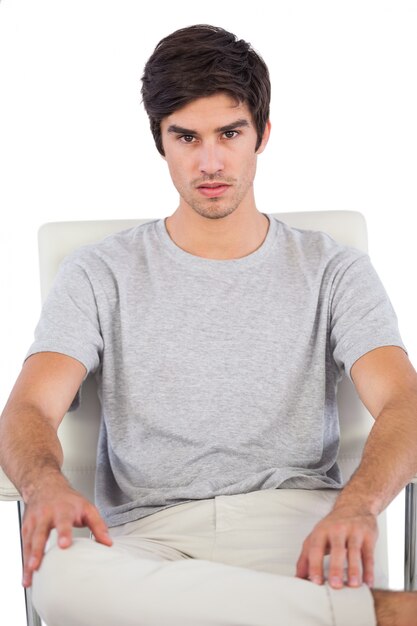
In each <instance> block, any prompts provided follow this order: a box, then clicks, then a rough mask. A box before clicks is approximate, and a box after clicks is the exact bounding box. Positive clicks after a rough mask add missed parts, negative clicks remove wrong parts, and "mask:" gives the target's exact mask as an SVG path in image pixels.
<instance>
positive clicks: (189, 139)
mask: <svg viewBox="0 0 417 626" xmlns="http://www.w3.org/2000/svg"><path fill="white" fill-rule="evenodd" d="M179 139H180V141H182V142H183V143H192V142H193V139H194V135H181V137H179Z"/></svg>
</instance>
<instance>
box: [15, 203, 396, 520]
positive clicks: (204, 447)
mask: <svg viewBox="0 0 417 626" xmlns="http://www.w3.org/2000/svg"><path fill="white" fill-rule="evenodd" d="M266 215H267V217H268V219H269V221H270V226H269V230H268V233H267V236H266V238H265V240H264V241H263V243H262V245H261V246H260V247H259V248H258V249H257V250H256V251H255V252H253V253H252V254H249V255H247V256H245V257H242V258H239V259H227V260H214V259H206V258H203V257H198V256H194V255H192V254H190V253H188V252H186V251H185V250H182V249H181V248H180V247H179V246H177V245H176V244H175V243H174V242H173V241H172V239H171V238H170V236H169V234H168V231H167V229H166V226H165V221H164V219H157V220H154V221H151V222H148V223H146V224H141V225H139V226H137V227H135V228H132V229H129V230H126V231H123V232H121V233H117V234H115V235H110V236H109V237H106V238H105V239H104V240H102V241H101V242H99V243H97V244H93V245H87V246H83V247H81V248H79V249H78V250H76V251H75V252H73V253H72V254H70V255H69V256H68V257H67V258H66V259H65V260H64V261H63V262H62V264H61V267H60V269H59V272H58V275H57V277H56V280H55V283H54V285H53V287H52V289H51V291H50V293H49V296H48V298H47V300H46V302H45V304H44V307H43V310H42V314H41V319H40V321H39V323H38V325H37V328H36V331H35V341H34V343H33V344H32V346H31V348H30V350H29V352H28V354H27V356H29V355H31V354H33V353H36V352H42V351H53V352H60V353H63V354H66V355H69V356H71V357H74V358H76V359H78V360H79V361H81V362H82V363H83V364H84V365H85V367H86V368H87V371H88V373H95V376H96V378H97V383H98V389H99V396H100V400H101V405H102V423H101V432H100V439H99V449H98V465H97V480H96V504H97V506H98V508H99V510H100V512H101V514H102V516H103V518H104V519H105V521H106V522H107V524H108V525H109V526H115V525H118V524H123V523H126V522H130V521H133V520H136V519H139V518H141V517H144V516H146V515H149V514H151V513H154V512H156V511H158V510H160V509H163V508H166V507H169V506H173V505H176V504H180V503H182V502H188V501H191V500H195V499H205V498H212V497H214V496H215V495H228V494H236V493H246V492H250V491H253V490H257V489H271V488H277V487H286V488H289V487H297V488H305V489H315V488H340V487H341V485H342V480H341V475H340V471H339V467H338V465H337V463H336V457H337V452H338V446H339V424H338V415H337V406H336V386H337V382H338V381H339V380H340V378H341V376H342V374H343V372H346V374H347V375H348V376H349V375H350V369H351V367H352V365H353V363H354V362H355V361H356V360H357V359H358V358H359V357H360V356H362V355H363V354H365V353H366V352H368V351H369V350H372V349H374V348H377V347H379V346H384V345H395V346H400V347H402V348H403V349H405V348H404V346H403V343H402V340H401V337H400V334H399V331H398V325H397V318H396V315H395V313H394V311H393V308H392V305H391V303H390V301H389V299H388V296H387V294H386V292H385V290H384V288H383V286H382V284H381V281H380V279H379V278H378V276H377V274H376V272H375V270H374V269H373V267H372V265H371V263H370V259H369V256H368V255H367V254H365V253H363V252H361V251H359V250H356V249H355V248H350V247H345V246H341V245H339V244H338V243H336V242H335V241H334V240H333V239H332V238H331V237H329V236H328V235H326V234H324V233H322V232H316V231H306V230H300V229H295V228H290V227H289V226H287V225H286V224H284V223H282V222H281V221H279V220H278V219H277V218H276V217H274V216H272V215H269V214H266ZM76 402H77V398H76V399H75V402H74V406H75V405H76Z"/></svg>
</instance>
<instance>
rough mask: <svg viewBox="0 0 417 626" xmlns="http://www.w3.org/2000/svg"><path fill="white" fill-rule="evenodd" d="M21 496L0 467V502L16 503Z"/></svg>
mask: <svg viewBox="0 0 417 626" xmlns="http://www.w3.org/2000/svg"><path fill="white" fill-rule="evenodd" d="M21 499H22V496H21V495H20V493H19V492H18V491H17V489H16V487H15V486H14V485H13V483H12V482H10V480H9V479H8V478H7V476H6V474H5V473H4V472H3V470H2V469H1V467H0V500H10V501H16V500H21Z"/></svg>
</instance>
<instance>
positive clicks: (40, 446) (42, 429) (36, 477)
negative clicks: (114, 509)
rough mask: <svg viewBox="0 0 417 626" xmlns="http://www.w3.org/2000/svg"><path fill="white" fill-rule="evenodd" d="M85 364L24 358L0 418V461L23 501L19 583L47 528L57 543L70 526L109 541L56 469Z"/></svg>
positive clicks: (57, 357) (35, 563) (53, 356)
mask: <svg viewBox="0 0 417 626" xmlns="http://www.w3.org/2000/svg"><path fill="white" fill-rule="evenodd" d="M85 373H86V369H85V367H84V365H82V364H81V363H80V362H79V361H77V360H76V359H73V358H71V357H68V356H65V355H63V354H59V353H54V352H42V353H38V354H34V355H32V356H31V357H29V358H28V359H27V360H26V362H25V363H24V365H23V368H22V371H21V373H20V375H19V377H18V379H17V381H16V384H15V386H14V388H13V390H12V392H11V395H10V397H9V400H8V402H7V404H6V406H5V408H4V411H3V413H2V416H1V419H0V444H1V445H0V464H1V466H2V467H3V469H4V471H5V472H6V474H7V475H8V477H9V478H10V480H11V481H12V482H13V483H14V484H15V486H16V488H17V489H18V491H19V492H20V493H21V495H22V498H23V501H24V503H25V514H24V520H23V527H22V538H23V557H24V574H23V584H24V586H30V584H31V581H32V574H33V571H34V570H36V569H38V568H39V567H40V564H41V561H42V558H43V553H44V549H45V544H46V541H47V538H48V536H49V532H50V530H51V529H52V528H56V529H57V532H58V545H59V546H60V547H62V548H65V547H68V546H69V545H71V541H72V532H71V529H72V527H73V526H78V527H81V526H88V527H89V528H90V529H91V531H92V532H93V534H94V536H95V537H96V539H97V541H99V542H101V543H105V544H106V545H111V539H110V537H109V536H108V534H107V528H106V525H105V524H104V521H103V520H102V519H101V517H100V516H99V513H98V511H97V509H96V508H95V507H94V506H93V505H92V504H91V503H89V502H88V501H87V500H86V499H85V498H83V497H82V496H81V495H80V494H79V493H77V492H76V491H75V490H74V489H72V487H71V486H70V484H69V483H68V481H67V479H66V478H65V476H64V475H63V474H62V472H61V466H62V462H63V453H62V448H61V444H60V442H59V439H58V436H57V430H58V426H59V424H60V423H61V421H62V419H63V417H64V415H65V413H66V412H67V410H68V408H69V406H70V404H71V402H72V400H73V398H74V397H75V394H76V393H77V391H78V389H79V387H80V385H81V383H82V381H83V378H84V376H85Z"/></svg>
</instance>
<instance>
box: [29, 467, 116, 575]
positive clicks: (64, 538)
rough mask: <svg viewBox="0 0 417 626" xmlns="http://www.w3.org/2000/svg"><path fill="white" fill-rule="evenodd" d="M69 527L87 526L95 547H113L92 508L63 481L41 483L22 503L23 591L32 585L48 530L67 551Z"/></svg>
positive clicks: (94, 508) (40, 560) (70, 542)
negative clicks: (23, 503) (54, 531)
mask: <svg viewBox="0 0 417 626" xmlns="http://www.w3.org/2000/svg"><path fill="white" fill-rule="evenodd" d="M73 526H74V527H77V528H81V527H83V526H87V527H88V528H90V530H91V532H92V533H93V535H94V537H95V538H96V540H97V541H98V542H99V543H102V544H105V545H107V546H111V545H112V544H113V542H112V539H111V538H110V536H109V534H108V530H107V526H106V524H105V523H104V521H103V519H102V518H101V517H100V514H99V512H98V510H97V509H96V507H95V506H94V505H93V504H91V502H89V501H88V500H86V499H85V498H84V497H83V496H82V495H81V494H80V493H78V492H77V491H75V489H72V488H71V487H70V486H69V484H68V483H67V482H66V481H65V482H64V481H63V480H60V479H58V480H56V479H54V480H52V481H51V480H49V481H45V483H44V484H42V486H41V487H40V488H38V489H36V490H34V492H33V494H32V495H31V496H30V497H29V498H28V500H27V502H26V503H25V513H24V516H23V525H22V541H23V586H24V587H30V586H31V584H32V575H33V572H34V571H35V570H37V569H39V567H40V565H41V562H42V559H43V555H44V550H45V545H46V541H47V539H48V536H49V533H50V531H51V530H52V528H56V530H57V533H58V541H57V544H58V546H59V547H60V548H68V547H69V546H70V545H71V544H72V527H73Z"/></svg>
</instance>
